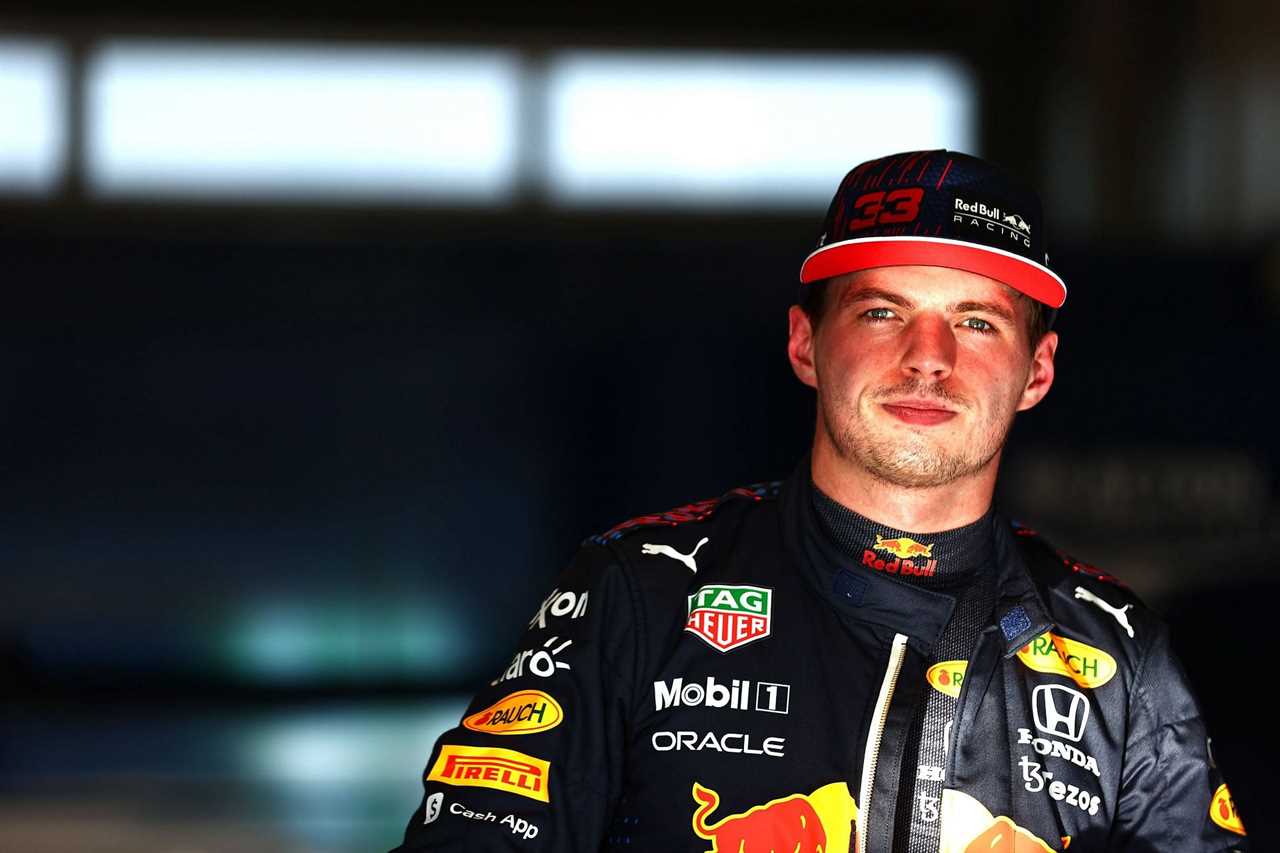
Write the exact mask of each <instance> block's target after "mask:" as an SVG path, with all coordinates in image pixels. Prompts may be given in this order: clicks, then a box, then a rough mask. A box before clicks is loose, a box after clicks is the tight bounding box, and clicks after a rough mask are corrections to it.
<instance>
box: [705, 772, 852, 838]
mask: <svg viewBox="0 0 1280 853" xmlns="http://www.w3.org/2000/svg"><path fill="white" fill-rule="evenodd" d="M693 799H694V802H696V803H698V808H697V810H696V811H694V813H693V831H694V832H695V833H697V835H698V837H699V838H705V839H706V840H708V841H710V842H711V849H710V850H708V851H707V853H836V851H839V853H844V851H846V850H848V849H849V837H850V834H851V832H852V828H853V822H854V821H855V820H857V818H858V807H857V805H855V804H854V802H853V797H852V796H850V795H849V786H848V785H847V784H845V783H844V782H832V783H830V784H829V785H823V786H822V787H821V788H819V789H818V790H816V791H814V792H813V793H812V794H808V795H805V794H792V795H791V796H789V797H782V798H780V799H777V800H770V801H769V802H768V803H766V804H765V805H763V806H755V807H754V808H751V809H749V810H747V812H746V813H744V814H735V815H728V816H727V817H723V818H721V819H720V820H718V821H716V822H715V823H714V824H711V825H708V824H707V818H708V817H709V816H710V815H711V813H712V812H713V811H715V810H716V808H717V807H718V806H719V805H720V795H719V794H717V793H716V792H715V791H713V790H711V789H710V788H704V787H702V786H701V785H699V784H698V783H697V782H694V783H693Z"/></svg>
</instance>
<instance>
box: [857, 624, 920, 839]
mask: <svg viewBox="0 0 1280 853" xmlns="http://www.w3.org/2000/svg"><path fill="white" fill-rule="evenodd" d="M906 655H907V635H906V634H894V635H893V648H892V649H891V650H890V651H889V667H888V669H886V670H885V673H884V681H882V682H881V683H880V696H879V698H877V699H876V711H875V714H874V715H873V716H872V718H871V729H870V730H869V731H868V732H867V746H866V749H865V750H863V755H862V785H861V788H862V790H860V791H859V792H858V832H857V835H856V838H857V842H858V843H857V847H856V853H866V851H867V821H866V819H865V818H866V816H867V815H870V814H871V789H872V788H873V787H874V782H875V778H876V762H877V761H879V759H880V742H881V740H883V739H884V727H885V723H886V722H888V720H889V705H890V704H891V703H892V702H893V690H894V688H895V687H896V686H897V684H898V674H899V673H900V672H902V660H903V658H905V657H906Z"/></svg>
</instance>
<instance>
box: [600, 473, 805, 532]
mask: <svg viewBox="0 0 1280 853" xmlns="http://www.w3.org/2000/svg"><path fill="white" fill-rule="evenodd" d="M781 488H782V481H781V480H775V481H773V482H769V483H756V484H754V485H751V486H742V487H740V488H737V489H731V490H729V491H727V492H725V493H724V494H723V495H721V496H720V497H718V498H707V499H706V500H701V501H695V502H694V503H691V504H685V505H684V506H679V507H676V508H675V509H669V510H667V511H666V512H659V513H655V514H653V515H641V516H637V517H636V518H632V519H630V520H628V521H624V522H622V523H621V524H619V525H617V526H616V527H613V528H611V529H609V530H606V531H605V532H604V533H599V534H597V535H595V536H589V537H587V541H588V542H593V543H595V544H596V545H606V544H608V543H610V542H616V541H618V540H619V539H621V538H622V537H624V536H626V535H627V534H629V533H631V532H633V531H636V530H642V529H644V528H646V527H675V526H677V525H680V524H688V523H690V522H694V521H705V520H706V519H708V518H710V517H711V516H712V515H713V514H714V513H715V511H716V510H717V509H719V508H720V506H721V505H722V504H725V503H728V502H729V501H732V500H752V501H763V500H770V499H773V498H776V497H777V496H778V492H779V490H780V489H781Z"/></svg>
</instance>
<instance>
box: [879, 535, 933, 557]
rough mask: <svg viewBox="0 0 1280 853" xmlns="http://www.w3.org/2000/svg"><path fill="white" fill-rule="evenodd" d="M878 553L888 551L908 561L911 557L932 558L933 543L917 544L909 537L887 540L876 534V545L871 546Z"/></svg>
mask: <svg viewBox="0 0 1280 853" xmlns="http://www.w3.org/2000/svg"><path fill="white" fill-rule="evenodd" d="M871 547H872V548H874V549H875V550H877V551H888V552H889V553H890V554H892V555H893V556H895V557H898V558H899V559H902V560H906V559H908V558H910V557H932V556H933V543H932V542H930V543H929V544H927V545H926V544H925V543H923V542H917V541H916V540H914V539H912V538H910V537H909V536H899V537H898V538H897V539H885V538H884V537H882V536H881V535H880V534H879V533H877V534H876V541H875V544H874V545H872V546H871Z"/></svg>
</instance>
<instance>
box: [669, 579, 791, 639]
mask: <svg viewBox="0 0 1280 853" xmlns="http://www.w3.org/2000/svg"><path fill="white" fill-rule="evenodd" d="M772 620H773V590H771V589H766V588H764V587H759V586H723V585H718V584H717V585H712V586H704V587H703V588H702V589H700V590H698V591H697V592H695V593H694V594H693V595H691V596H689V621H688V623H687V624H686V625H685V630H686V631H689V632H690V633H693V634H697V635H698V636H699V637H701V638H702V639H703V640H704V641H706V643H707V644H708V645H710V646H711V647H712V648H714V649H716V650H717V651H721V652H727V651H730V650H732V649H736V648H738V647H739V646H744V645H746V644H747V643H750V642H752V641H753V640H761V639H764V638H765V637H767V636H769V630H770V626H771V624H772Z"/></svg>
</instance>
